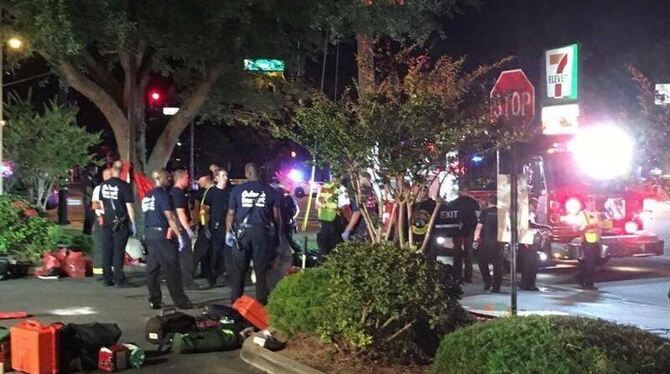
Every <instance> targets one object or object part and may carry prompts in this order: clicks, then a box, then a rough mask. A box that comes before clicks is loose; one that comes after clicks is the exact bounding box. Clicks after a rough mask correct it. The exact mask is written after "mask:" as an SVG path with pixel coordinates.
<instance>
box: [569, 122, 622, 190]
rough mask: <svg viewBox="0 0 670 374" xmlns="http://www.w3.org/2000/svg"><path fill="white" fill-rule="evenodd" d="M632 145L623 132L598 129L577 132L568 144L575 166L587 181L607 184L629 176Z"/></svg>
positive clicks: (590, 128) (605, 126) (594, 127)
mask: <svg viewBox="0 0 670 374" xmlns="http://www.w3.org/2000/svg"><path fill="white" fill-rule="evenodd" d="M634 147H635V142H634V140H633V138H632V137H631V136H630V135H628V134H627V133H626V132H625V131H624V130H623V129H621V128H620V127H617V126H613V125H598V126H592V127H585V128H582V129H580V130H579V132H578V133H577V134H576V135H575V137H574V139H572V141H571V142H570V143H568V150H569V151H571V152H572V154H573V156H574V158H575V161H576V162H577V165H579V167H580V168H581V169H582V170H583V171H584V172H585V173H586V174H587V175H589V176H590V177H592V178H594V179H597V180H607V179H612V178H616V177H621V176H624V175H625V174H627V173H628V172H630V170H631V167H632V163H633V152H634Z"/></svg>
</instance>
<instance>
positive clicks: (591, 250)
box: [577, 241, 600, 287]
mask: <svg viewBox="0 0 670 374" xmlns="http://www.w3.org/2000/svg"><path fill="white" fill-rule="evenodd" d="M582 251H583V252H584V256H583V259H582V262H581V263H580V264H579V270H578V271H577V283H579V284H581V285H582V286H586V287H593V278H594V276H595V273H596V259H597V257H598V254H599V252H600V243H587V242H586V241H584V242H583V243H582Z"/></svg>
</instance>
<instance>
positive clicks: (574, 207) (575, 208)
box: [565, 197, 582, 214]
mask: <svg viewBox="0 0 670 374" xmlns="http://www.w3.org/2000/svg"><path fill="white" fill-rule="evenodd" d="M580 210H582V203H581V202H580V201H579V199H577V198H574V197H571V198H569V199H568V200H567V201H566V202H565V211H566V212H568V213H569V214H577V213H579V211H580Z"/></svg>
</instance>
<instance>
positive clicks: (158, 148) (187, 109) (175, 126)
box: [147, 63, 223, 169]
mask: <svg viewBox="0 0 670 374" xmlns="http://www.w3.org/2000/svg"><path fill="white" fill-rule="evenodd" d="M222 70H223V63H217V64H216V65H214V66H213V67H211V68H210V69H209V70H208V71H207V74H206V75H205V79H204V80H203V81H202V82H201V83H200V84H199V85H198V87H196V89H195V90H194V91H193V93H192V94H191V96H190V97H189V98H188V99H186V101H185V102H184V104H183V105H182V106H181V108H180V109H179V112H177V114H176V115H175V116H173V117H172V119H170V121H169V122H168V124H167V126H166V127H165V130H164V131H163V132H162V133H161V135H160V137H159V138H158V141H157V142H156V145H155V146H154V149H153V151H152V152H151V157H149V161H148V162H147V165H148V166H149V168H150V169H154V168H159V167H163V166H165V163H167V160H168V158H169V157H170V154H171V153H172V149H173V148H174V145H175V144H176V142H177V138H178V137H179V135H180V134H181V133H182V131H184V129H185V128H186V126H187V125H188V124H189V123H190V122H191V121H193V120H194V119H195V117H196V115H197V114H198V112H199V111H200V109H201V108H202V106H203V105H204V104H205V101H206V100H207V97H208V96H209V93H210V92H211V90H212V87H213V86H214V84H215V83H216V81H217V80H218V79H219V76H220V75H221V72H222Z"/></svg>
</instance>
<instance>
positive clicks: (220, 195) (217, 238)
mask: <svg viewBox="0 0 670 374" xmlns="http://www.w3.org/2000/svg"><path fill="white" fill-rule="evenodd" d="M215 177H216V185H215V186H214V187H212V188H210V189H209V190H208V191H207V194H206V195H205V197H204V199H203V206H204V208H205V210H206V211H207V212H208V216H209V217H208V218H209V219H208V225H209V232H210V233H211V238H212V239H211V248H212V251H211V253H210V259H209V264H210V265H211V269H210V273H209V274H207V275H208V278H207V282H208V283H209V285H210V287H214V286H216V278H217V277H218V276H219V275H220V274H221V273H222V272H223V271H222V270H221V269H222V268H223V264H224V263H226V262H228V261H232V260H231V259H230V256H231V249H230V248H229V247H226V213H227V212H228V201H229V200H230V192H231V188H230V187H229V186H228V172H227V171H226V170H224V169H219V171H217V175H216V176H215Z"/></svg>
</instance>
